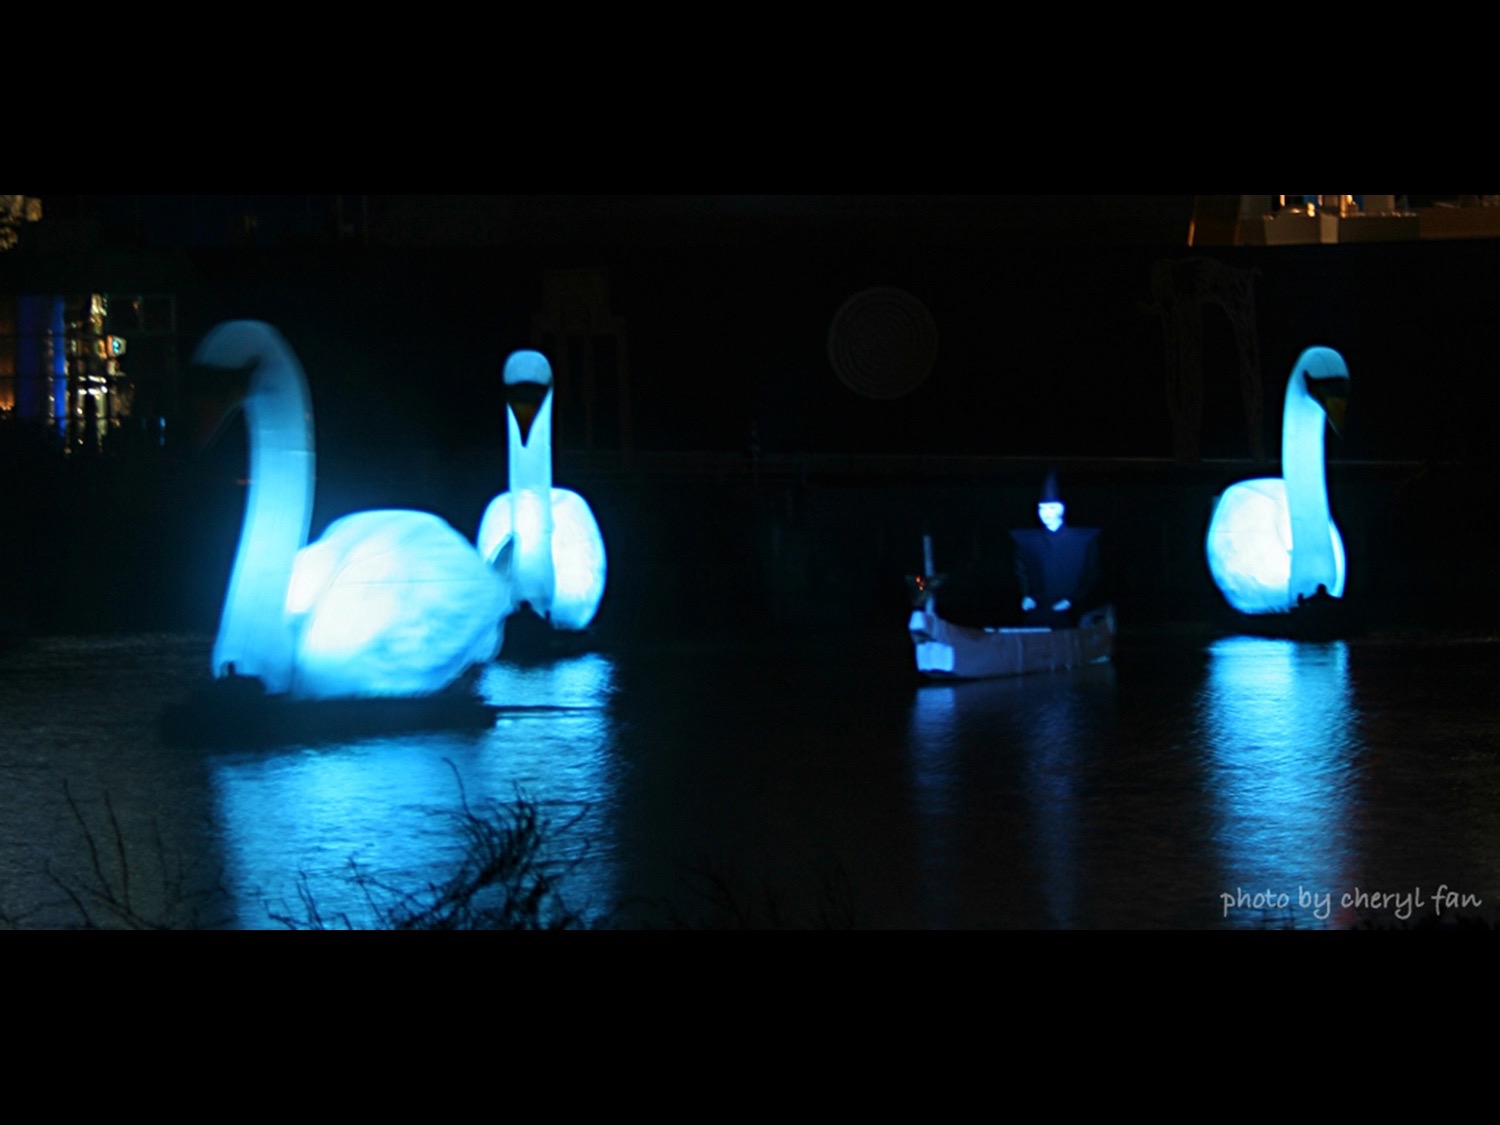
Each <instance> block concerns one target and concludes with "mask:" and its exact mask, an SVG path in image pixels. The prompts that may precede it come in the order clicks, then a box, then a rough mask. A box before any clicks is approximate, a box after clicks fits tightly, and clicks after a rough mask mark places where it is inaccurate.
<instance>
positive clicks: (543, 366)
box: [505, 350, 552, 442]
mask: <svg viewBox="0 0 1500 1125" xmlns="http://www.w3.org/2000/svg"><path fill="white" fill-rule="evenodd" d="M551 390H552V365H551V364H549V363H548V362H547V357H546V356H544V355H543V354H542V353H541V352H534V351H530V350H525V351H519V352H512V353H511V355H510V358H509V359H507V360H506V361H505V401H506V402H507V403H508V404H509V405H510V409H511V410H513V411H514V412H515V415H516V421H517V422H518V423H519V424H520V427H521V440H522V441H523V442H525V441H529V440H530V439H531V423H532V422H533V421H534V420H535V419H536V413H537V411H538V410H539V409H541V405H542V401H543V400H544V399H545V398H546V397H547V393H548V392H549V391H551Z"/></svg>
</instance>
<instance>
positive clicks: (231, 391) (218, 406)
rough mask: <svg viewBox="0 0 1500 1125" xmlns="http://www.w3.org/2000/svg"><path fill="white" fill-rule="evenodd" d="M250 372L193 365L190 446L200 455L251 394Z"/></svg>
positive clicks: (243, 369)
mask: <svg viewBox="0 0 1500 1125" xmlns="http://www.w3.org/2000/svg"><path fill="white" fill-rule="evenodd" d="M250 371H251V369H250V368H248V367H246V368H237V367H207V366H203V365H195V373H194V375H193V377H192V381H193V392H192V396H191V397H192V407H193V409H192V415H193V432H192V442H193V448H194V449H195V450H199V451H202V450H204V449H207V448H208V447H209V446H210V445H212V444H213V441H214V439H215V438H217V437H218V436H219V433H220V431H222V430H223V429H224V425H225V423H226V422H228V421H229V419H230V418H232V417H233V416H234V412H235V410H236V409H238V408H239V406H240V405H241V404H242V403H243V402H244V401H245V398H246V396H247V395H249V393H250Z"/></svg>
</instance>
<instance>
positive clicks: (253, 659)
mask: <svg viewBox="0 0 1500 1125" xmlns="http://www.w3.org/2000/svg"><path fill="white" fill-rule="evenodd" d="M258 359H259V364H260V366H259V369H258V370H257V371H256V373H255V376H254V389H253V390H252V392H251V394H250V396H249V397H248V398H247V399H246V400H245V423H246V425H247V427H248V428H249V435H250V493H249V495H248V496H247V497H246V500H245V522H244V527H243V529H242V530H241V532H240V546H239V552H238V553H237V554H236V555H235V560H234V571H233V573H232V575H231V576H230V579H229V592H228V594H227V595H226V596H225V599H224V616H223V619H222V621H221V623H220V625H219V637H218V641H217V642H216V643H215V645H214V674H215V675H216V676H223V675H226V674H227V673H228V666H229V665H230V664H231V663H232V664H233V665H234V671H235V673H236V674H238V675H243V676H258V677H260V679H261V680H262V681H263V682H264V683H265V685H266V690H267V691H269V692H273V693H279V692H285V691H288V690H290V688H291V681H292V672H293V665H294V663H295V658H294V653H295V637H294V635H293V631H292V627H291V623H290V621H289V620H288V618H287V615H286V595H287V588H288V587H289V586H290V585H291V580H292V565H293V562H294V560H295V558H296V555H297V552H298V551H299V550H301V548H302V547H303V546H305V545H306V543H307V532H308V526H309V524H310V522H311V520H312V490H313V458H314V451H313V428H312V404H311V402H310V400H309V398H308V393H307V383H306V380H305V379H304V378H303V375H302V368H301V366H300V365H299V364H298V362H297V360H296V357H294V356H292V355H291V354H290V353H289V352H288V351H286V349H285V347H284V346H280V347H278V346H274V345H272V346H268V347H267V348H266V349H265V350H264V351H263V352H262V353H261V354H260V356H259V357H258Z"/></svg>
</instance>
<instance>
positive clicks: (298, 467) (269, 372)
mask: <svg viewBox="0 0 1500 1125" xmlns="http://www.w3.org/2000/svg"><path fill="white" fill-rule="evenodd" d="M195 362H197V363H200V364H205V365H212V366H215V367H227V368H241V369H243V368H246V367H251V371H250V374H249V387H248V391H247V393H246V394H245V397H244V402H243V405H244V410H245V420H246V424H247V425H248V427H249V434H250V492H249V496H248V497H247V499H246V502H245V522H244V527H243V529H242V531H241V533H240V545H239V551H238V553H237V554H236V556H235V560H234V570H233V572H232V573H231V575H230V579H229V590H228V592H227V594H226V595H225V599H224V612H223V616H222V618H221V620H220V624H219V635H218V639H217V640H216V641H215V642H214V652H213V672H214V675H215V676H216V677H220V678H222V677H225V676H229V675H238V676H254V677H257V678H259V679H260V680H261V681H262V682H263V683H264V684H265V688H266V691H267V692H269V693H271V694H274V695H283V694H284V695H289V696H292V697H294V698H303V699H328V698H347V697H359V696H417V695H427V694H431V693H432V692H436V691H441V690H442V689H443V688H445V687H447V686H448V685H449V684H451V683H452V682H453V681H454V680H456V679H457V678H458V676H459V675H460V674H461V673H462V672H463V671H464V669H465V668H467V667H469V665H471V664H475V663H479V662H483V661H486V660H489V659H491V658H492V657H493V656H494V655H495V653H496V652H497V651H498V650H499V647H500V640H501V628H502V626H503V621H504V610H505V606H506V604H507V597H506V591H505V583H504V580H503V578H502V577H501V576H500V575H498V574H496V573H495V572H494V570H492V569H491V568H490V567H488V566H486V565H485V563H484V561H483V560H482V559H481V558H480V557H479V554H478V552H477V551H475V549H474V547H473V546H472V545H471V544H470V543H469V542H468V541H467V540H465V539H464V538H463V536H461V535H460V534H459V533H458V532H456V531H454V530H453V528H451V527H450V526H448V524H447V523H445V522H444V521H443V520H441V519H439V518H438V517H437V516H435V515H432V514H430V513H428V512H410V511H394V510H388V511H373V512H360V513H358V514H356V515H351V516H345V517H344V518H343V519H340V520H337V521H335V522H334V523H333V524H331V525H329V527H328V530H327V531H326V532H325V533H324V535H323V536H322V538H320V539H319V540H318V541H317V542H316V543H314V544H312V545H311V546H307V545H306V544H307V533H308V526H309V523H310V520H311V517H312V488H313V463H314V453H313V426H312V406H311V402H310V399H309V397H308V393H307V382H306V379H305V378H304V376H303V374H302V367H301V365H300V364H299V363H298V362H297V357H296V356H295V355H294V354H292V351H291V349H290V348H289V347H288V346H287V343H286V341H285V340H283V339H282V337H281V335H280V333H278V332H277V331H276V330H275V329H274V328H272V327H271V326H270V325H267V324H261V323H259V322H256V321H232V322H229V323H226V324H221V325H219V327H217V328H215V329H214V330H213V331H212V332H210V333H209V334H208V336H207V337H206V338H205V339H204V341H203V343H202V344H200V345H199V347H198V353H197V355H196V356H195Z"/></svg>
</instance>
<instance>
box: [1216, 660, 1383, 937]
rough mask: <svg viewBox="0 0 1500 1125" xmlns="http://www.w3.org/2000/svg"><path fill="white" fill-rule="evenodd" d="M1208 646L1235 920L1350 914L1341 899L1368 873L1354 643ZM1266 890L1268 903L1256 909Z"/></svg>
mask: <svg viewBox="0 0 1500 1125" xmlns="http://www.w3.org/2000/svg"><path fill="white" fill-rule="evenodd" d="M1208 653H1209V666H1208V676H1207V679H1206V680H1205V682H1204V686H1203V690H1202V693H1201V695H1200V702H1199V722H1200V725H1201V730H1202V749H1203V755H1204V767H1205V771H1206V780H1207V783H1208V788H1209V794H1210V800H1211V804H1212V808H1213V810H1214V817H1215V826H1214V833H1213V841H1214V844H1215V846H1216V849H1217V852H1218V855H1219V860H1220V863H1221V864H1222V866H1223V871H1224V878H1225V887H1224V892H1223V893H1227V894H1230V895H1233V896H1235V897H1234V900H1233V902H1232V903H1231V904H1229V909H1228V915H1227V917H1228V920H1229V921H1230V922H1231V923H1234V924H1241V925H1266V924H1274V923H1276V922H1278V921H1285V922H1288V923H1293V924H1296V925H1299V926H1306V925H1318V924H1328V925H1338V924H1340V923H1345V922H1348V921H1350V920H1351V919H1352V915H1351V914H1349V912H1348V911H1343V910H1342V909H1341V907H1340V904H1339V899H1340V896H1341V893H1342V890H1343V889H1344V888H1349V887H1353V886H1357V885H1358V884H1359V883H1360V881H1361V880H1360V870H1359V867H1360V860H1359V855H1358V849H1357V844H1356V834H1355V830H1354V829H1355V826H1354V823H1353V821H1354V811H1353V810H1354V809H1356V808H1357V807H1359V806H1360V804H1361V792H1360V786H1361V772H1360V767H1361V759H1362V756H1363V751H1364V746H1363V743H1362V741H1361V739H1360V734H1359V723H1358V720H1357V715H1356V711H1355V708H1354V705H1353V700H1352V695H1351V689H1350V682H1349V650H1348V645H1347V644H1346V643H1345V642H1342V641H1336V642H1330V643H1323V644H1312V643H1307V642H1297V641H1290V640H1277V639H1271V638H1264V637H1227V638H1223V639H1220V640H1218V641H1215V642H1214V643H1213V644H1211V645H1210V646H1209V650H1208ZM1241 892H1244V893H1246V894H1249V895H1251V896H1252V898H1251V900H1250V903H1249V904H1246V903H1245V901H1244V899H1243V897H1242V895H1241ZM1257 893H1260V894H1263V895H1264V896H1265V900H1266V903H1267V905H1269V909H1267V908H1266V906H1261V907H1259V908H1257V907H1256V906H1255V900H1254V898H1253V896H1254V895H1255V894H1257ZM1323 893H1328V894H1330V895H1331V900H1330V907H1329V908H1328V909H1320V908H1319V906H1318V903H1317V896H1318V895H1319V894H1323ZM1304 894H1305V896H1306V897H1303V896H1304ZM1281 895H1285V896H1287V899H1288V901H1287V903H1286V905H1285V907H1282V906H1281V905H1280V902H1279V896H1281Z"/></svg>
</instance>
